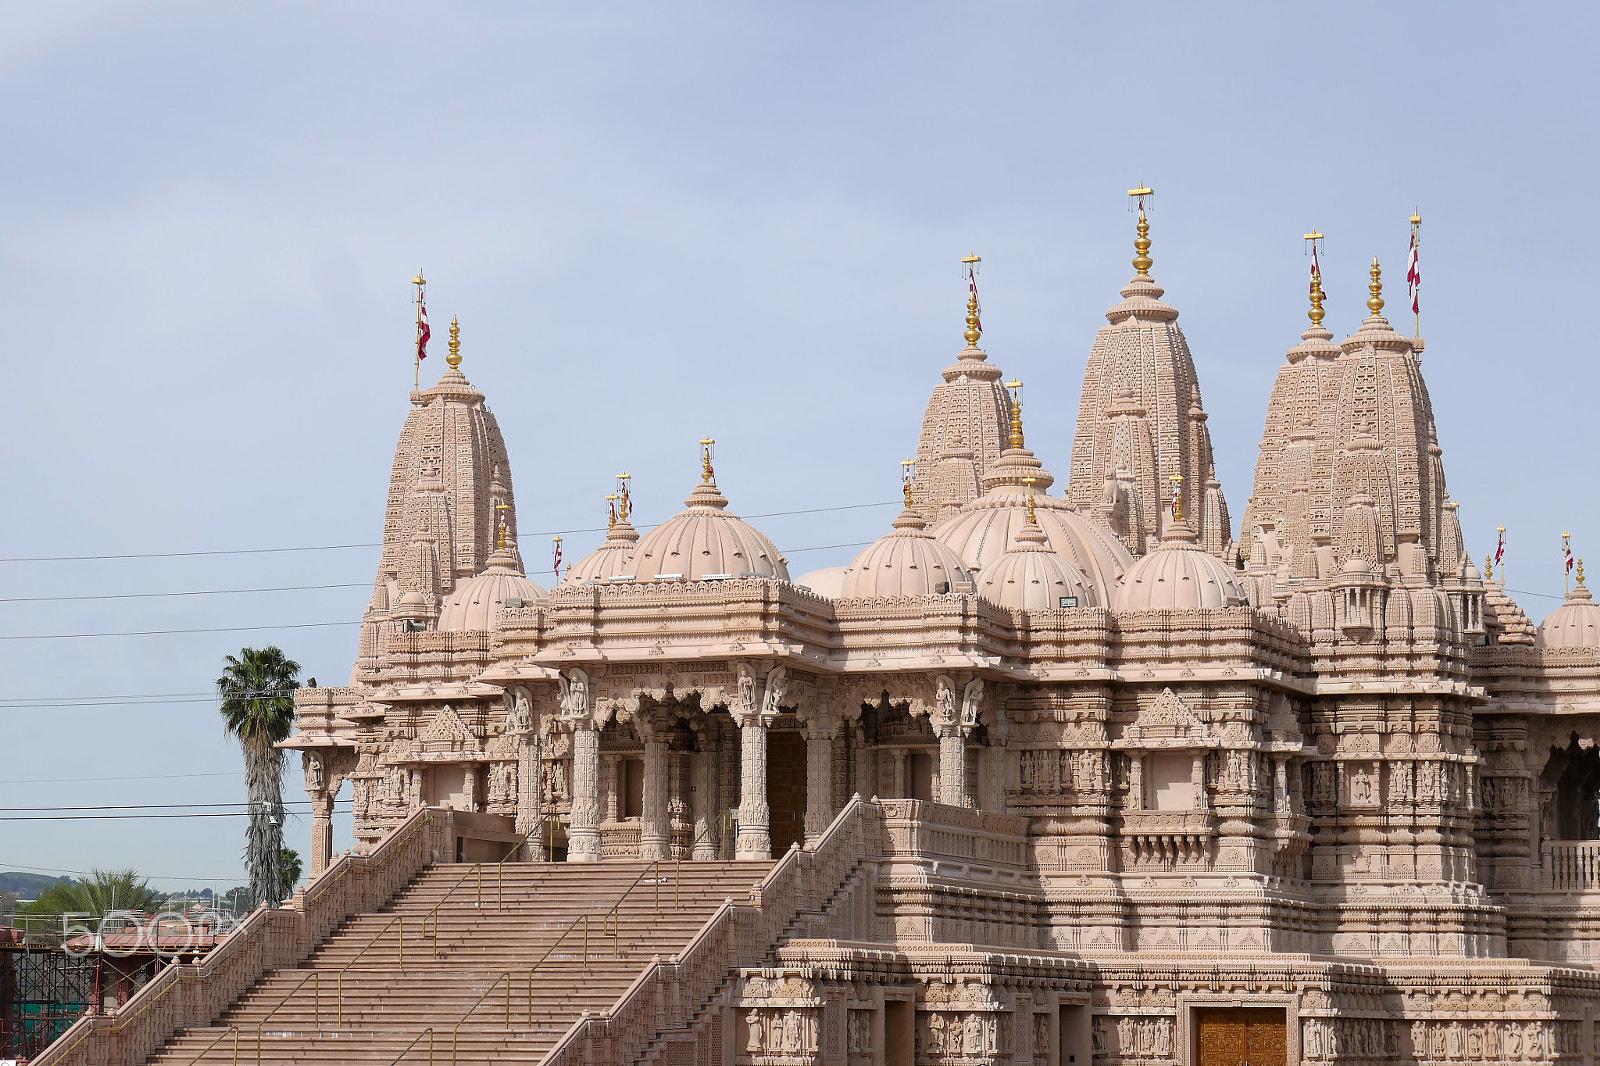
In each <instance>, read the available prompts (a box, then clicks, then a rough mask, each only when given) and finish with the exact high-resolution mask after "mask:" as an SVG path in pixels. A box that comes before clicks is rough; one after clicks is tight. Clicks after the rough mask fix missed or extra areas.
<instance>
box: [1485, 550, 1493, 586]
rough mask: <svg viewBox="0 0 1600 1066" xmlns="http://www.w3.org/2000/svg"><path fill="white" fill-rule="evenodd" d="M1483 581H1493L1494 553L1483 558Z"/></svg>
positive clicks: (1489, 553)
mask: <svg viewBox="0 0 1600 1066" xmlns="http://www.w3.org/2000/svg"><path fill="white" fill-rule="evenodd" d="M1483 579H1484V580H1485V581H1493V580H1494V552H1488V553H1486V554H1485V555H1484V557H1483Z"/></svg>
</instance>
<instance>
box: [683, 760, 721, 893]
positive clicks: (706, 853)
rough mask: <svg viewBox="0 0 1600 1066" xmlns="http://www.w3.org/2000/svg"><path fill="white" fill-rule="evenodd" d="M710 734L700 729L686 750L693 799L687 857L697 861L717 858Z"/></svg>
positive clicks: (713, 763) (714, 787)
mask: <svg viewBox="0 0 1600 1066" xmlns="http://www.w3.org/2000/svg"><path fill="white" fill-rule="evenodd" d="M710 745H711V734H710V731H709V730H702V731H701V732H700V733H699V734H698V735H697V736H696V744H695V750H694V751H692V752H690V753H689V787H690V788H691V789H693V790H694V791H693V792H692V793H691V794H690V795H691V796H692V797H693V799H694V850H693V852H692V853H691V857H692V858H695V859H698V860H699V861H701V862H707V861H710V860H712V859H716V858H718V857H719V856H718V854H717V845H718V843H719V842H720V839H719V837H718V836H717V832H716V829H715V827H713V826H712V824H711V821H712V808H713V806H714V805H715V804H716V795H717V781H716V774H715V772H714V768H715V766H716V756H715V753H713V752H712V751H711V750H710Z"/></svg>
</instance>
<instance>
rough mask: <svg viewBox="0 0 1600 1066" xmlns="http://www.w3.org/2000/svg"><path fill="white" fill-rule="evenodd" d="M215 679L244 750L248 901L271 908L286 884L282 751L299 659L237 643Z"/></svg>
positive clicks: (291, 718)
mask: <svg viewBox="0 0 1600 1066" xmlns="http://www.w3.org/2000/svg"><path fill="white" fill-rule="evenodd" d="M227 660H228V665H227V667H226V669H224V670H223V671H222V676H221V677H219V678H217V693H218V694H219V695H220V696H221V697H222V721H223V722H224V723H225V726H226V728H227V731H228V733H229V734H231V735H232V736H235V737H237V738H238V740H239V746H240V747H241V748H243V749H244V778H245V787H246V789H247V790H248V791H249V795H250V828H249V830H248V832H247V835H246V837H245V849H244V857H245V865H246V866H247V867H248V868H249V871H250V898H251V906H253V907H259V906H261V905H262V904H266V905H267V906H269V907H276V906H277V905H278V904H280V903H282V902H283V897H284V896H286V895H288V892H289V888H290V885H289V883H288V882H287V880H286V879H285V877H284V869H283V854H282V853H283V817H284V813H283V766H284V760H283V750H282V749H281V748H278V747H275V745H276V744H277V742H278V741H280V740H287V739H288V737H289V730H290V728H291V727H292V726H293V724H294V690H295V689H297V688H299V687H300V679H299V675H300V664H299V663H297V662H295V661H293V660H292V659H289V658H287V657H286V656H285V655H284V654H283V651H282V650H281V649H279V648H260V649H257V648H243V649H241V650H240V652H239V657H238V658H234V657H233V656H232V655H229V656H228V657H227Z"/></svg>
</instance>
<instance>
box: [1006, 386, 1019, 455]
mask: <svg viewBox="0 0 1600 1066" xmlns="http://www.w3.org/2000/svg"><path fill="white" fill-rule="evenodd" d="M1006 388H1008V389H1010V390H1011V447H1013V448H1020V447H1022V382H1020V381H1018V380H1017V379H1016V378H1012V379H1011V380H1010V381H1008V382H1006Z"/></svg>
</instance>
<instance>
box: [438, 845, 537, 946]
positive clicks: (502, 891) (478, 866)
mask: <svg viewBox="0 0 1600 1066" xmlns="http://www.w3.org/2000/svg"><path fill="white" fill-rule="evenodd" d="M552 820H553V819H543V820H542V822H543V821H552ZM542 827H543V825H542V823H541V825H536V826H534V827H533V828H532V829H530V830H528V831H527V832H526V833H524V834H522V839H521V840H519V841H517V842H516V844H515V845H514V846H512V848H511V849H510V850H509V851H507V852H506V854H505V857H504V858H502V859H501V860H500V861H499V862H497V863H495V864H494V866H495V910H496V911H504V910H505V906H506V873H505V866H506V863H508V862H510V861H511V860H512V859H514V858H515V857H516V856H517V855H519V854H521V852H522V848H523V846H524V845H526V844H527V843H528V838H529V837H531V836H533V835H534V834H535V833H537V832H539V831H540V829H541V828H542ZM473 873H477V875H478V902H477V904H476V905H477V906H479V907H482V906H483V863H481V862H475V863H473V864H472V866H471V868H470V869H468V870H467V872H466V873H464V874H462V875H461V880H459V881H457V882H456V883H455V884H453V885H451V886H450V888H449V889H448V890H447V891H446V892H445V894H444V895H443V896H442V897H441V898H440V899H439V902H438V903H435V904H434V905H433V909H432V910H430V911H429V912H428V913H427V914H425V915H423V916H422V933H421V934H420V937H419V939H420V938H422V937H427V936H428V921H429V920H430V919H431V920H432V921H433V937H432V939H433V957H434V958H436V959H437V958H438V957H439V908H440V907H443V906H444V905H445V904H446V903H449V902H450V897H451V896H453V895H455V891H456V889H458V888H460V887H461V886H462V885H464V884H466V882H467V878H469V877H471V876H472V875H473Z"/></svg>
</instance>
